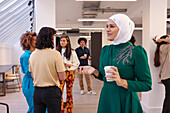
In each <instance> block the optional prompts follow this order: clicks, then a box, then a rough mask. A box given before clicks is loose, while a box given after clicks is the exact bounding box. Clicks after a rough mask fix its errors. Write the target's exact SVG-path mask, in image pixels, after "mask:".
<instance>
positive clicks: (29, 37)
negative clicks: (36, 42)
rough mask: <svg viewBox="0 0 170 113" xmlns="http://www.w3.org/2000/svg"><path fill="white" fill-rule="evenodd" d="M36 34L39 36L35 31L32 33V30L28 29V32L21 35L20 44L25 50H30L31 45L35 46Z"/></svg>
mask: <svg viewBox="0 0 170 113" xmlns="http://www.w3.org/2000/svg"><path fill="white" fill-rule="evenodd" d="M34 36H37V34H36V33H35V32H34V33H31V32H28V31H26V33H24V34H23V35H22V36H21V38H20V45H21V47H22V49H23V50H30V48H31V46H33V45H32V42H33V37H34Z"/></svg>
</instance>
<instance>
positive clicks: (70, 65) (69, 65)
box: [64, 63, 73, 68]
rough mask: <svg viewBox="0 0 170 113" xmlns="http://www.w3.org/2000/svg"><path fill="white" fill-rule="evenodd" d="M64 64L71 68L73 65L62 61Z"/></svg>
mask: <svg viewBox="0 0 170 113" xmlns="http://www.w3.org/2000/svg"><path fill="white" fill-rule="evenodd" d="M64 65H65V67H69V68H71V67H72V66H73V65H72V64H66V63H64Z"/></svg>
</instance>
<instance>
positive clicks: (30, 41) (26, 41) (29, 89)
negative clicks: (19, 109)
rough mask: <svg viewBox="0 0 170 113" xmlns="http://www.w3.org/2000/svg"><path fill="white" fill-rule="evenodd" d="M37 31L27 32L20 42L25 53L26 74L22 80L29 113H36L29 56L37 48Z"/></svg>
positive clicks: (22, 61)
mask: <svg viewBox="0 0 170 113" xmlns="http://www.w3.org/2000/svg"><path fill="white" fill-rule="evenodd" d="M36 37H37V35H36V33H35V32H34V33H31V32H26V33H24V34H23V35H22V36H21V38H20V44H21V47H22V49H23V50H24V51H25V53H23V54H22V56H21V57H20V64H21V71H22V72H23V73H24V74H25V75H24V78H23V82H22V91H23V94H24V96H25V98H26V100H27V103H28V106H29V108H28V111H27V113H34V101H33V95H34V86H33V78H32V76H31V72H29V58H30V55H31V53H32V52H33V51H34V50H35V42H36Z"/></svg>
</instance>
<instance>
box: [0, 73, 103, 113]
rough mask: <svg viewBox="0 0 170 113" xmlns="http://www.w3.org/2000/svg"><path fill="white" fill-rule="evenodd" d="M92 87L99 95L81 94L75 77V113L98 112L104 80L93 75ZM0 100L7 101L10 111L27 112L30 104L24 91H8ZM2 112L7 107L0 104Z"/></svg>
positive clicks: (12, 112) (0, 112) (13, 112)
mask: <svg viewBox="0 0 170 113" xmlns="http://www.w3.org/2000/svg"><path fill="white" fill-rule="evenodd" d="M91 81H92V89H93V90H94V91H95V92H96V93H97V95H88V94H87V93H86V94H85V95H80V90H79V83H78V78H77V77H76V78H75V81H74V85H73V102H74V104H73V106H74V107H73V113H96V112H97V105H98V98H99V95H100V90H101V88H102V84H103V83H102V82H101V81H99V80H97V79H95V78H94V77H93V76H91ZM84 85H85V92H87V90H86V89H87V88H86V81H85V80H84ZM0 102H5V103H7V104H8V105H9V107H10V113H26V112H27V109H28V106H27V103H26V100H25V97H24V95H23V94H22V92H15V93H7V95H6V96H5V97H0ZM0 113H6V111H5V107H4V106H2V105H0Z"/></svg>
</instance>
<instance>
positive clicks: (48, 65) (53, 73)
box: [29, 48, 65, 87]
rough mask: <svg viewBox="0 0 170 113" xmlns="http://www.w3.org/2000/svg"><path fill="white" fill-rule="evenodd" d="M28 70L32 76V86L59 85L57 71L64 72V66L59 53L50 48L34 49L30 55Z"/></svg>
mask: <svg viewBox="0 0 170 113" xmlns="http://www.w3.org/2000/svg"><path fill="white" fill-rule="evenodd" d="M29 61H30V65H29V70H30V72H32V76H33V78H34V81H33V83H34V86H38V87H48V86H55V85H56V86H60V82H59V77H58V74H57V72H64V71H65V67H64V63H63V60H62V57H61V55H60V53H59V52H58V51H56V50H53V49H51V48H48V49H42V50H41V49H36V50H35V51H34V52H33V53H32V54H31V56H30V59H29Z"/></svg>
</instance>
